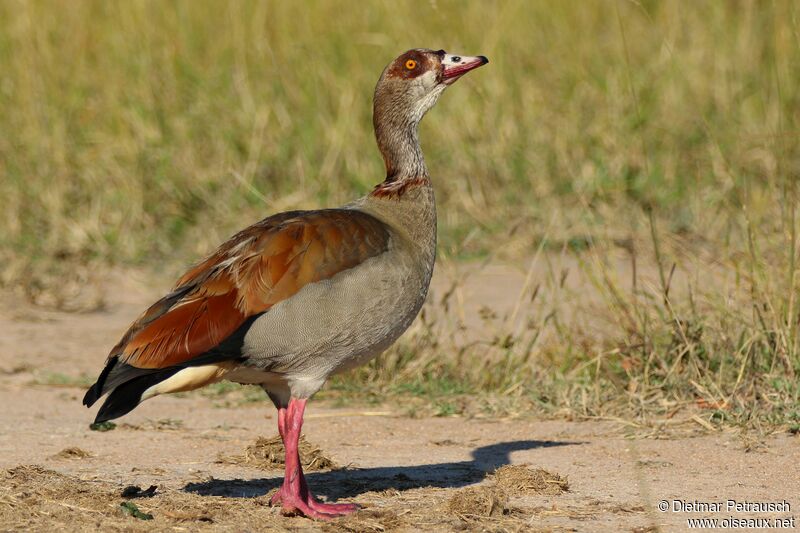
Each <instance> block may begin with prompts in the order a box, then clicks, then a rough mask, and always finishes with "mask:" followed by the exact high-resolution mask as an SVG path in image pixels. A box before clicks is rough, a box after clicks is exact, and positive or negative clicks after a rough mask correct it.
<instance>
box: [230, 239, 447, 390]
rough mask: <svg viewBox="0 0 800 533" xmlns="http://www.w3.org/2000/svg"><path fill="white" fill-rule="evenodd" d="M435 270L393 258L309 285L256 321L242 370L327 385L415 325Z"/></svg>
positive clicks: (401, 257) (370, 261)
mask: <svg viewBox="0 0 800 533" xmlns="http://www.w3.org/2000/svg"><path fill="white" fill-rule="evenodd" d="M432 267H433V265H432V264H431V265H430V267H427V266H426V267H425V268H422V269H420V268H419V267H418V266H417V267H415V263H414V261H413V260H412V258H411V257H406V256H404V255H403V254H400V253H397V252H395V253H392V252H388V253H384V254H382V255H380V256H377V257H373V258H371V259H368V260H367V261H365V262H363V263H361V264H360V265H358V266H356V267H354V268H351V269H349V270H346V271H344V272H341V273H339V274H337V275H336V276H334V277H332V278H330V279H328V280H324V281H320V282H317V283H312V284H310V285H307V286H306V287H304V288H303V289H301V290H300V291H299V292H297V293H296V294H295V295H294V296H292V297H291V298H288V299H287V300H284V301H282V302H280V303H278V304H277V305H275V306H273V307H272V308H271V309H270V310H269V311H268V312H267V313H265V314H264V315H262V316H261V317H259V318H258V319H256V321H255V322H254V323H253V325H252V326H251V328H250V330H249V331H248V333H247V335H246V336H245V338H244V344H243V346H242V350H243V355H244V356H245V357H246V363H245V365H246V366H248V367H250V368H252V369H253V370H261V371H266V372H269V373H271V374H273V375H274V374H279V375H281V376H283V377H284V379H286V380H287V381H288V382H291V381H294V380H298V379H299V380H306V381H308V380H313V381H318V380H322V381H324V379H325V378H327V377H328V376H329V375H330V374H332V373H334V372H339V371H343V370H346V369H348V368H352V367H355V366H357V365H359V364H363V363H365V362H367V361H368V360H369V359H371V358H372V357H374V356H376V355H378V354H380V353H381V352H382V351H383V350H385V349H386V348H388V347H389V346H390V345H391V344H392V343H393V342H394V341H395V340H397V338H398V337H399V336H400V335H401V334H402V333H403V332H404V331H405V330H406V329H407V328H408V326H409V325H410V324H411V322H412V321H413V320H414V317H415V316H416V315H417V313H418V312H419V309H420V307H421V306H422V302H423V301H424V299H425V295H426V294H427V290H428V285H429V283H430V274H431V271H432Z"/></svg>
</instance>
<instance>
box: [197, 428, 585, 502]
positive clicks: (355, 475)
mask: <svg viewBox="0 0 800 533" xmlns="http://www.w3.org/2000/svg"><path fill="white" fill-rule="evenodd" d="M580 444H583V443H582V442H570V441H542V440H517V441H509V442H499V443H496V444H491V445H488V446H481V447H479V448H476V449H475V450H473V451H472V459H471V460H469V461H456V462H449V463H437V464H424V465H414V466H381V467H372V468H342V469H338V470H332V471H328V472H314V473H310V474H307V475H306V479H307V480H308V484H309V485H310V486H311V487H312V489H313V490H314V492H315V493H316V494H319V495H322V496H325V498H326V499H327V500H329V501H330V500H337V499H339V498H352V497H355V496H358V495H360V494H363V493H365V492H373V491H382V490H389V489H393V490H398V491H404V490H409V489H416V488H421V487H435V488H459V487H464V486H466V485H471V484H473V483H477V482H479V481H481V480H483V479H484V478H485V477H486V475H487V474H488V473H490V472H492V471H494V470H496V469H497V468H499V467H501V466H503V465H507V464H510V462H511V453H512V452H516V451H522V450H535V449H537V448H552V447H555V446H574V445H580ZM281 483H283V477H282V476H276V477H271V478H260V479H248V480H244V479H228V480H225V479H211V480H208V481H202V482H198V483H188V484H187V485H186V486H185V487H183V490H185V491H187V492H192V493H195V494H198V495H201V496H227V497H238V498H253V497H257V496H263V495H265V494H267V493H269V492H270V491H271V490H273V489H275V488H278V487H279V486H280V485H281Z"/></svg>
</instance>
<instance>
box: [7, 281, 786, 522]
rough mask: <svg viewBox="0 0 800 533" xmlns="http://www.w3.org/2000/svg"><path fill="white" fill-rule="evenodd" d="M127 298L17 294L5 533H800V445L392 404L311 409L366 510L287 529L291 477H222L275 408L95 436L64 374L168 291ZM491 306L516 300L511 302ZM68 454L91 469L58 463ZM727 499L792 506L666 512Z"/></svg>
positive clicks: (178, 409) (10, 318) (188, 412)
mask: <svg viewBox="0 0 800 533" xmlns="http://www.w3.org/2000/svg"><path fill="white" fill-rule="evenodd" d="M502 272H504V271H502V269H501V270H490V271H488V272H487V274H486V276H489V278H486V279H483V278H482V277H481V276H473V277H472V278H471V279H470V281H469V282H468V283H471V284H474V290H475V291H481V290H484V288H485V287H486V286H487V284H488V283H491V284H492V285H493V286H495V287H497V286H498V283H499V285H500V286H507V287H509V289H508V291H507V293H508V297H509V298H511V299H513V296H514V295H515V294H516V293H518V289H514V287H515V286H517V285H518V284H520V283H522V282H523V281H524V275H523V274H521V273H520V274H513V273H508V272H506V274H502ZM503 276H505V277H503ZM515 276H516V277H515ZM498 280H499V281H498ZM117 282H118V283H120V287H121V290H117V291H112V292H111V293H110V294H109V295H108V299H107V305H106V306H105V307H104V308H103V309H102V310H98V311H93V312H88V313H60V312H56V311H45V310H42V309H39V308H33V307H29V306H26V305H21V304H19V303H18V301H17V300H15V299H13V298H12V297H11V296H10V295H6V296H5V297H4V300H3V301H2V302H0V406H1V407H0V478H1V479H2V481H0V530H35V531H48V530H56V529H61V530H85V531H88V530H97V529H101V530H139V529H142V530H145V529H147V530H165V531H195V530H215V531H216V530H219V531H258V530H302V531H306V530H308V531H318V530H327V531H390V530H400V531H416V530H434V531H460V530H468V531H537V530H545V531H547V530H556V531H562V530H566V531H658V530H661V531H679V530H684V529H687V519H688V518H702V517H711V518H717V519H719V520H722V519H725V518H728V517H730V516H735V517H748V516H749V517H764V518H766V517H776V516H779V517H798V518H797V519H795V521H796V522H797V524H795V525H796V527H800V497H798V494H800V475H798V474H800V466H798V465H800V446H799V445H800V442H799V441H798V438H797V437H796V436H791V435H778V436H773V437H769V438H767V439H766V440H765V441H764V442H762V443H761V444H760V445H759V446H756V447H753V446H745V445H744V444H743V442H742V440H741V438H740V437H739V436H738V435H737V434H736V433H734V432H717V433H705V434H699V435H696V436H694V437H691V438H673V439H661V440H654V439H642V438H635V437H632V436H631V435H629V434H627V433H626V431H627V430H626V428H625V426H624V425H621V424H617V423H613V422H595V421H592V422H568V421H539V420H532V419H515V420H505V419H498V420H471V419H463V418H428V419H411V418H406V417H403V416H401V415H400V413H402V412H403V411H402V409H401V408H400V406H396V405H392V404H387V405H384V406H381V407H369V408H364V407H363V406H353V407H351V408H348V407H345V408H333V407H331V406H330V405H326V404H325V403H324V402H313V401H312V402H311V404H310V407H309V410H308V411H307V413H308V416H307V419H306V420H307V422H306V425H305V428H304V430H305V434H306V436H307V438H308V440H309V441H310V442H312V443H314V444H315V445H317V446H319V447H320V448H321V449H322V450H323V451H324V452H325V454H327V455H329V456H331V457H332V458H333V459H334V460H335V461H336V462H337V463H338V464H339V465H340V467H339V468H337V469H333V470H326V471H319V472H313V473H311V474H310V475H309V476H308V479H309V483H310V485H311V486H312V489H314V488H315V489H316V491H317V492H318V494H319V495H320V496H321V497H323V498H325V499H328V500H337V501H355V502H358V503H360V504H362V505H363V510H362V511H360V512H359V513H358V515H357V516H355V517H350V518H345V519H339V520H336V521H334V522H332V523H327V524H322V523H318V522H312V521H310V520H306V519H304V518H297V517H282V516H281V515H280V513H279V510H278V509H275V508H271V507H269V506H268V505H267V502H268V498H267V495H268V494H269V493H270V492H271V491H272V490H274V489H275V488H277V487H278V485H279V483H280V481H281V475H282V472H281V471H280V470H279V469H269V470H264V469H257V468H254V467H251V466H247V465H237V464H228V463H222V462H218V459H219V457H220V455H222V456H225V455H236V454H242V453H243V451H244V449H245V448H246V447H247V446H248V445H250V444H252V443H253V442H254V441H255V439H256V437H257V436H272V435H274V434H275V433H276V428H275V416H274V413H273V409H272V407H271V404H269V402H268V401H266V400H265V401H264V402H263V404H259V403H247V404H244V405H239V406H235V407H224V406H220V402H218V401H214V400H213V399H211V398H207V397H204V396H202V395H199V394H189V395H186V396H185V397H162V398H157V399H155V400H153V401H150V402H146V403H144V404H142V405H141V406H140V407H139V408H138V409H137V410H135V411H134V412H133V413H132V414H130V415H128V416H127V417H124V418H123V419H121V420H118V422H119V426H118V427H117V428H116V429H115V430H113V431H107V432H98V431H90V430H89V428H88V425H89V423H90V422H91V420H92V418H93V411H89V410H87V409H86V408H84V407H83V406H82V405H81V404H80V398H81V397H82V395H83V390H82V388H80V386H79V385H78V384H76V383H74V382H70V381H69V380H67V381H66V382H61V381H63V380H59V379H58V378H57V376H59V375H65V376H75V377H77V376H81V375H84V374H86V375H92V376H94V374H96V373H97V372H98V371H99V370H100V368H101V366H102V361H103V359H104V354H105V353H106V352H107V350H108V348H109V347H110V346H112V345H113V344H114V343H115V342H116V341H117V338H118V336H119V335H120V334H121V332H122V331H123V330H124V328H125V327H126V326H127V324H128V323H129V322H130V321H131V320H132V319H133V318H134V317H135V316H136V315H137V314H138V313H139V312H140V311H141V309H142V308H143V306H144V305H146V304H147V303H149V302H150V301H151V299H152V298H153V297H154V296H156V295H157V294H158V292H159V291H160V290H161V289H163V287H158V286H156V287H150V286H148V284H146V283H145V282H144V280H143V279H133V280H130V279H128V280H127V281H124V282H121V281H119V280H117ZM438 283H440V284H442V282H441V280H440V281H439V282H438ZM465 290H467V291H469V290H470V288H469V286H467V287H466V289H465ZM493 294H495V295H498V294H499V295H500V296H499V297H501V298H502V297H504V296H503V290H494V291H493ZM70 447H77V448H79V449H80V450H82V451H84V452H87V454H88V456H86V457H76V456H74V455H73V456H67V457H64V456H63V454H62V455H59V452H61V451H62V450H64V449H66V448H70ZM508 464H512V465H529V466H528V467H526V469H525V472H527V471H528V470H527V468H541V469H544V470H546V471H548V472H550V473H553V474H557V475H560V476H563V477H566V478H567V479H568V481H569V490H568V491H566V492H563V493H546V494H543V493H537V492H541V491H536V490H525V488H524V487H518V486H503V485H502V483H501V482H500V480H499V478H498V479H494V478H492V477H491V476H490V475H489V474H490V473H491V472H493V471H494V470H495V469H497V468H498V467H501V466H503V465H508ZM22 465H36V467H23V466H22ZM128 485H137V486H140V487H142V488H147V487H149V486H151V485H156V486H157V491H156V495H155V496H154V497H152V498H146V499H145V498H143V499H136V500H130V501H133V502H134V503H135V504H136V505H137V506H138V507H139V509H140V510H141V511H142V512H145V513H150V514H152V515H153V517H154V518H153V520H152V521H149V520H141V519H138V518H136V517H133V516H127V515H125V514H123V512H121V510H120V507H119V506H120V503H122V502H124V501H128V500H129V498H128V497H123V496H121V492H122V490H123V489H124V488H125V487H126V486H128ZM498 491H500V492H498ZM556 492H558V491H556ZM498 494H499V496H498ZM470 497H474V498H473V500H474V501H471V500H469V498H470ZM729 499H732V500H737V501H740V502H783V501H784V500H785V501H787V502H788V503H789V504H790V506H791V510H789V511H786V512H735V511H730V512H729V511H727V510H726V508H725V504H724V503H723V505H722V509H721V511H720V512H689V511H685V510H683V511H677V512H673V511H672V510H670V511H667V512H661V511H659V509H658V505H659V502H660V501H661V500H667V501H668V502H669V505H670V507H672V505H673V500H686V501H689V502H694V501H697V502H704V503H714V502H725V501H726V500H729ZM464 501H466V502H467V504H466V505H464ZM487 502H488V503H487ZM787 524H789V523H788V522H787Z"/></svg>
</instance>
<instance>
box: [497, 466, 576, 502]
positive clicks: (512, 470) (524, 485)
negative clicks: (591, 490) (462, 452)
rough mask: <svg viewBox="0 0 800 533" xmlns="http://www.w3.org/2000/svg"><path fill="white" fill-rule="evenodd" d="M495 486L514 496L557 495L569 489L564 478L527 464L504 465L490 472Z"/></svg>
mask: <svg viewBox="0 0 800 533" xmlns="http://www.w3.org/2000/svg"><path fill="white" fill-rule="evenodd" d="M492 479H493V480H494V482H495V484H496V485H497V487H498V488H499V489H501V490H503V491H505V492H507V493H509V494H513V495H515V496H518V495H523V494H547V495H551V496H553V495H558V494H561V493H563V492H566V491H568V490H569V482H568V481H567V480H566V478H563V477H561V476H559V475H558V474H553V473H551V472H548V471H547V470H543V469H541V468H529V465H527V464H524V465H505V466H501V467H500V468H498V469H497V470H495V472H494V474H492Z"/></svg>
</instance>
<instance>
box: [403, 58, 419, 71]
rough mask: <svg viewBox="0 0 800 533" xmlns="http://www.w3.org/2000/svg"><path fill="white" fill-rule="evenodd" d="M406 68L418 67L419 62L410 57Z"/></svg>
mask: <svg viewBox="0 0 800 533" xmlns="http://www.w3.org/2000/svg"><path fill="white" fill-rule="evenodd" d="M406 68H407V69H408V70H414V69H415V68H417V62H416V61H414V60H413V59H409V60H408V61H406Z"/></svg>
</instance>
